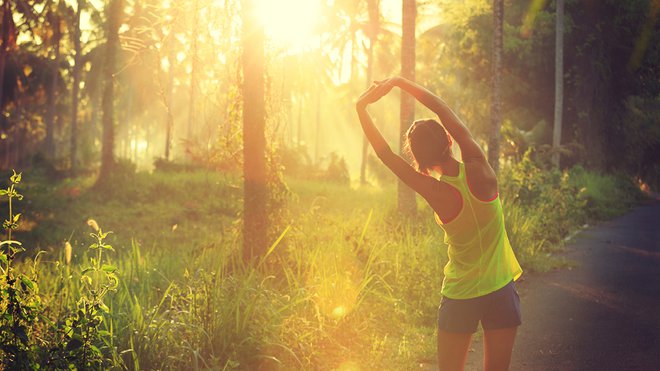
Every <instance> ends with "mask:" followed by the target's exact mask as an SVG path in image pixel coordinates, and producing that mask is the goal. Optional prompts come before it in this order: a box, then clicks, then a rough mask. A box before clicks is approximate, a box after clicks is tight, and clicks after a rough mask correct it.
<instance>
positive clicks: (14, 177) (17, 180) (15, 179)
mask: <svg viewBox="0 0 660 371" xmlns="http://www.w3.org/2000/svg"><path fill="white" fill-rule="evenodd" d="M12 171H13V172H14V175H12V176H11V177H9V180H11V182H12V183H15V184H18V183H20V182H21V173H18V174H17V173H16V170H12Z"/></svg>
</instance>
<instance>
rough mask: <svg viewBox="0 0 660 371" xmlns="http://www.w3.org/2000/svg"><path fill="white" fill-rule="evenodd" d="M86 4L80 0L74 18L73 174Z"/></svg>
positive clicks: (75, 165)
mask: <svg viewBox="0 0 660 371" xmlns="http://www.w3.org/2000/svg"><path fill="white" fill-rule="evenodd" d="M83 5H84V0H78V8H77V9H76V15H75V20H74V31H73V34H72V36H71V37H72V39H73V49H74V56H73V71H72V72H73V89H72V91H71V95H72V96H71V150H70V159H71V174H75V172H76V170H77V167H78V159H77V155H78V98H79V95H80V94H79V90H80V73H81V71H82V69H81V68H80V67H81V63H82V58H81V57H82V47H81V44H80V14H81V12H82V8H83Z"/></svg>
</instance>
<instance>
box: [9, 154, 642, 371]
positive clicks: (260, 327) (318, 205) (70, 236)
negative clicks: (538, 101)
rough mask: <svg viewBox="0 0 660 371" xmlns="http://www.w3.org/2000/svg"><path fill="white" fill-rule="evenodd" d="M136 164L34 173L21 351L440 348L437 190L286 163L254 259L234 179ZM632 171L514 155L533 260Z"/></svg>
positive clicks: (425, 353) (220, 362)
mask: <svg viewBox="0 0 660 371" xmlns="http://www.w3.org/2000/svg"><path fill="white" fill-rule="evenodd" d="M130 179H131V181H127V182H126V183H125V184H122V185H121V187H116V186H115V187H114V188H112V189H105V190H104V189H98V188H97V189H94V188H92V187H90V186H91V183H92V182H91V181H90V180H89V179H84V178H78V179H67V180H64V181H62V182H59V183H56V184H50V183H48V182H47V181H46V180H45V179H39V178H38V177H37V179H34V180H33V181H32V182H29V184H27V185H26V186H25V192H24V193H26V195H27V197H28V199H31V200H32V203H31V204H29V205H28V206H26V207H25V209H27V210H25V212H24V213H23V214H22V216H21V217H20V218H21V222H22V223H24V224H25V225H26V226H25V227H23V228H20V227H18V225H17V226H15V227H14V228H13V229H10V230H12V231H14V233H15V232H17V231H18V232H19V236H21V238H23V239H24V241H31V243H33V244H34V245H33V246H38V247H39V248H38V249H32V250H28V251H26V252H24V253H25V254H26V256H29V257H30V258H27V259H25V260H22V261H21V260H16V261H14V262H13V263H12V267H13V268H12V272H14V273H11V274H13V275H14V276H11V277H13V278H11V279H13V280H14V281H10V279H9V278H3V280H4V281H3V282H4V283H3V291H2V293H3V297H2V300H3V301H2V303H3V304H2V305H4V307H3V308H2V309H3V311H4V312H6V313H10V312H11V311H9V310H8V309H6V308H7V307H6V306H7V304H6V303H8V302H10V301H11V300H14V301H15V302H17V303H21V305H30V306H32V307H33V308H34V309H33V312H24V313H26V316H27V317H24V318H19V317H15V318H16V320H14V322H11V321H9V320H8V319H7V315H5V317H3V318H4V319H3V321H5V322H3V326H8V327H3V329H4V330H3V331H5V332H3V334H4V335H3V336H4V337H3V341H4V342H6V343H7V344H9V345H13V346H15V348H11V349H16V351H15V354H17V355H19V356H21V357H23V356H22V355H20V354H19V353H20V352H23V353H25V354H27V358H21V359H22V360H25V362H27V363H26V364H29V363H31V364H36V363H38V362H42V361H44V360H48V359H50V360H51V364H53V365H54V364H55V363H54V362H55V361H56V360H57V361H58V362H60V361H61V362H62V363H61V364H58V365H65V364H66V365H68V364H73V365H74V366H75V365H78V366H76V367H78V368H79V369H82V368H115V369H409V368H412V367H416V365H417V364H418V363H419V362H422V361H425V360H432V359H434V354H435V335H434V329H435V316H436V308H437V305H438V303H439V301H440V285H441V282H442V269H443V266H444V264H445V263H446V261H447V257H446V247H445V246H444V243H443V242H442V241H443V236H442V232H441V230H440V228H439V227H438V226H437V225H435V224H434V222H433V218H432V213H431V210H430V209H429V208H428V206H426V205H422V204H421V203H420V205H422V206H421V207H420V212H419V215H418V216H416V217H410V218H403V219H402V218H401V216H400V215H398V214H397V213H396V212H394V207H395V196H394V195H395V194H396V192H395V189H394V187H393V186H392V187H384V188H375V187H361V188H357V189H356V188H351V187H350V186H348V185H347V184H344V183H341V182H319V181H317V180H313V179H308V180H300V179H298V180H297V179H287V182H286V183H287V186H288V190H287V192H288V193H287V196H286V200H285V203H284V204H283V205H281V206H282V207H285V208H286V212H282V213H279V214H278V218H279V219H281V220H278V223H276V228H274V229H275V230H274V231H273V233H271V235H272V236H273V238H272V242H273V243H272V245H271V246H270V247H269V249H268V250H267V251H268V253H267V255H266V256H265V257H264V258H263V259H262V260H260V261H259V262H257V264H254V265H249V266H248V265H246V264H244V263H243V261H242V259H241V258H240V256H241V254H240V251H239V243H238V241H239V236H240V224H239V223H237V222H236V221H237V220H238V218H239V211H240V205H241V202H240V196H241V192H240V187H239V186H238V184H240V182H239V179H238V178H237V177H235V176H232V175H228V174H224V175H222V174H215V173H209V172H205V171H197V172H195V171H192V172H185V173H176V172H166V173H159V172H156V173H154V174H145V173H137V174H131V175H130ZM613 179H614V180H613ZM627 184H628V183H626V182H625V181H624V180H623V178H616V179H615V178H612V177H610V176H606V175H600V174H595V173H592V172H590V171H587V170H585V169H581V168H574V169H570V170H567V171H564V172H560V171H557V170H552V169H547V168H544V167H543V166H542V165H540V164H537V163H534V162H533V161H532V160H531V159H530V158H529V156H526V157H525V158H524V159H523V160H522V161H521V162H520V163H518V164H516V165H514V166H510V167H505V168H504V169H503V170H502V174H501V183H500V188H501V189H500V191H501V192H500V194H501V196H502V199H503V203H504V210H505V212H506V215H505V219H506V223H507V231H508V234H509V237H510V239H511V242H512V245H513V246H514V249H515V250H516V254H517V256H518V258H519V259H520V260H521V262H522V264H523V269H525V270H526V271H532V270H545V269H550V268H552V267H554V266H556V264H557V263H556V262H553V261H552V256H553V255H552V253H553V252H554V251H557V250H558V249H560V248H561V245H562V243H563V239H564V237H565V236H566V235H567V234H568V233H570V232H572V231H574V230H575V229H576V228H578V227H580V226H581V225H583V224H585V223H587V222H589V221H591V220H594V219H595V218H608V217H611V216H612V215H614V213H620V212H623V211H624V210H626V208H628V207H630V206H631V205H632V204H634V202H636V201H637V200H638V198H637V197H638V196H637V192H636V191H635V190H634V188H633V187H632V186H628V185H627ZM624 185H625V186H624ZM612 200H618V201H617V202H614V203H613V201H612ZM3 207H4V206H3ZM45 210H53V211H51V212H46V211H45ZM12 212H13V209H12V211H10V213H9V216H10V217H9V219H8V220H13V218H14V217H13V216H12ZM90 218H94V219H95V220H97V221H99V222H100V224H102V225H107V226H110V227H111V229H113V230H115V231H119V232H120V233H118V235H119V236H116V235H114V234H110V235H108V234H106V233H103V232H102V231H101V230H95V231H94V238H95V239H96V240H95V241H94V242H93V244H92V245H91V246H88V245H89V244H88V243H86V240H87V237H86V236H85V235H86V234H87V233H85V232H83V231H84V230H85V229H86V228H89V226H88V225H87V224H86V223H87V220H89V219H90ZM17 220H18V218H17ZM10 224H11V223H10ZM13 236H15V234H14V235H12V236H10V237H11V238H13ZM127 236H128V237H127ZM11 238H7V240H10V239H11ZM99 239H100V240H99ZM24 245H25V244H24ZM109 245H112V248H108V246H109ZM10 246H13V248H20V247H21V245H19V244H18V242H16V243H13V244H9V243H6V242H3V251H4V255H3V256H6V258H3V274H4V276H5V277H9V276H8V275H7V274H6V272H5V270H6V271H9V269H8V268H4V267H7V266H8V265H7V263H8V262H9V261H10V260H9V256H10V255H8V254H9V253H10V252H11V251H10V250H8V247H10ZM90 247H91V249H90ZM37 250H42V251H43V252H42V253H41V254H39V255H37V254H36V251H37ZM112 250H116V251H112ZM5 260H6V262H5ZM83 277H89V279H90V280H91V284H90V283H89V282H88V281H87V280H88V279H87V278H83ZM10 282H12V283H11V284H10ZM20 282H23V284H22V285H23V286H21V283H20ZM12 285H13V286H12ZM10 287H11V288H10ZM11 290H14V291H12V292H10V291H11ZM11 295H14V297H15V298H14V299H11V298H10V296H11ZM21 295H23V296H21ZM19 296H21V297H20V298H19ZM26 303H27V304H26ZM31 310H32V309H31ZM8 321H9V322H8ZM16 321H18V322H16ZM83 325H84V326H83ZM12 326H19V327H20V326H22V328H24V331H23V332H21V331H10V329H11V328H12ZM83 328H84V329H86V330H83ZM12 333H13V334H18V335H20V336H17V335H11V334H12ZM23 333H25V336H23ZM12 336H13V337H12ZM24 339H26V341H24ZM11 349H10V348H2V352H4V353H3V355H4V357H3V358H4V359H15V360H18V359H19V358H16V357H14V356H12V357H14V358H7V355H8V354H10V353H8V352H9V351H11ZM45 349H47V350H45ZM81 351H84V352H85V355H81ZM11 354H14V353H11ZM55 356H57V357H60V356H61V357H60V358H56V357H55ZM17 357H18V356H17ZM48 357H50V358H48ZM67 357H68V358H67ZM85 358H86V359H87V361H84V365H83V364H81V363H78V364H76V363H75V362H81V361H80V360H81V359H85ZM12 362H14V361H12ZM21 362H23V361H21ZM67 362H68V363H67ZM7 365H8V366H9V365H10V364H9V363H7ZM9 368H11V367H9Z"/></svg>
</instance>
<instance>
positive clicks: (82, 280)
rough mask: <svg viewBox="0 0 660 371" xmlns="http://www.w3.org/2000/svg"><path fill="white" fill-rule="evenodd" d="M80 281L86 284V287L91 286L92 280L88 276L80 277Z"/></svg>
mask: <svg viewBox="0 0 660 371" xmlns="http://www.w3.org/2000/svg"><path fill="white" fill-rule="evenodd" d="M80 281H81V282H83V283H86V284H88V285H90V286H91V285H92V279H91V278H90V277H89V276H82V277H80Z"/></svg>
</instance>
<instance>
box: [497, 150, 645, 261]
mask: <svg viewBox="0 0 660 371" xmlns="http://www.w3.org/2000/svg"><path fill="white" fill-rule="evenodd" d="M534 157H535V156H534V152H533V149H530V150H528V151H527V152H526V153H525V155H524V156H523V158H522V159H521V161H520V162H518V163H514V164H508V165H506V166H504V167H503V168H502V170H501V173H500V175H499V178H500V182H499V186H500V196H501V198H502V202H503V205H504V206H503V207H504V213H505V214H504V217H505V222H506V227H507V231H508V235H509V239H510V241H511V245H512V246H513V248H514V250H515V251H516V254H517V256H518V258H519V260H521V263H522V264H523V266H524V267H527V268H528V269H529V268H531V269H533V270H547V269H549V268H552V267H554V266H555V265H556V262H555V263H553V258H552V255H551V254H552V253H553V252H555V251H557V250H559V249H560V248H561V247H562V245H563V241H564V238H565V237H566V236H568V235H569V234H571V233H572V232H574V231H575V230H576V229H578V228H579V227H581V226H582V225H584V224H585V223H587V222H588V221H589V220H594V219H596V220H599V219H605V218H611V217H613V216H616V215H619V214H621V213H623V212H624V211H625V210H627V209H629V208H630V207H631V206H632V205H635V204H636V203H637V202H639V200H640V191H639V189H637V188H636V187H635V186H634V184H633V183H632V181H631V180H630V179H629V178H626V177H623V176H612V175H608V176H606V175H601V174H598V173H594V172H590V171H587V170H585V169H584V168H582V167H575V168H572V169H568V170H565V171H559V170H557V169H556V168H554V167H552V166H550V165H549V164H548V163H547V162H543V161H541V160H540V159H537V160H534V159H533V158H534Z"/></svg>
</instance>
